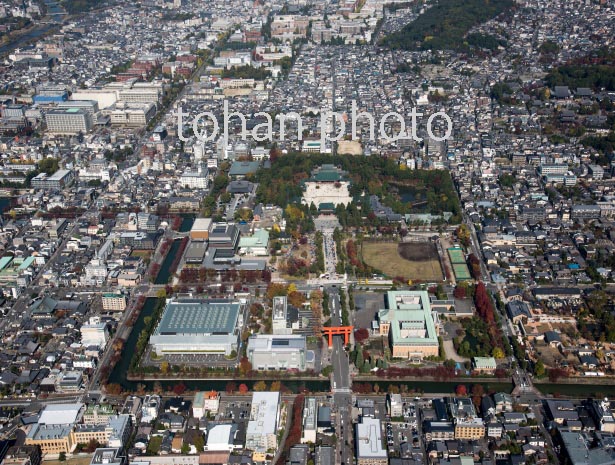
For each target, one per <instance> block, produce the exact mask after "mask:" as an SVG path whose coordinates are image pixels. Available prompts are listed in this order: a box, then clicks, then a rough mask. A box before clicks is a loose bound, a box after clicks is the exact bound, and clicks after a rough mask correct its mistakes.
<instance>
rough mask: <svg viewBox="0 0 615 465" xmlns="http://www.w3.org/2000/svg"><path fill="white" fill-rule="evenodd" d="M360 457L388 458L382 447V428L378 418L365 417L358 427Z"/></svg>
mask: <svg viewBox="0 0 615 465" xmlns="http://www.w3.org/2000/svg"><path fill="white" fill-rule="evenodd" d="M356 433H357V437H356V444H357V457H358V458H387V451H386V450H384V449H383V447H382V429H381V427H380V420H378V419H377V418H369V417H364V418H363V419H362V420H361V423H358V424H357V427H356Z"/></svg>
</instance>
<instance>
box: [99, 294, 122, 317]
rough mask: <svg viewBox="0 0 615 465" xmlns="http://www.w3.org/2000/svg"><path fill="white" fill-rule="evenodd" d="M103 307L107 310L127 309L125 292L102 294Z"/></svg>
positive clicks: (120, 310) (119, 310)
mask: <svg viewBox="0 0 615 465" xmlns="http://www.w3.org/2000/svg"><path fill="white" fill-rule="evenodd" d="M102 307H103V310H105V311H111V312H123V311H124V310H126V296H125V295H123V294H114V293H105V294H103V295H102Z"/></svg>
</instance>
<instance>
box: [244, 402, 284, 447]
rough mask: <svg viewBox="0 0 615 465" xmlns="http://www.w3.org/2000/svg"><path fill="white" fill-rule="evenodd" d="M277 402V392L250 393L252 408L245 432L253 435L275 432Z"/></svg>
mask: <svg viewBox="0 0 615 465" xmlns="http://www.w3.org/2000/svg"><path fill="white" fill-rule="evenodd" d="M279 404H280V393H279V392H271V391H265V392H255V393H254V394H252V410H251V412H250V421H249V422H248V429H247V434H248V435H253V436H258V435H265V434H275V432H276V428H277V420H278V407H279Z"/></svg>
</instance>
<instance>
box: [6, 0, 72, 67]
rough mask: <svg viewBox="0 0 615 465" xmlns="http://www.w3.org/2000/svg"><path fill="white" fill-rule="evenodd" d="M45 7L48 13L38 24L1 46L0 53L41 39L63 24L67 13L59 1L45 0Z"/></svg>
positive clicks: (8, 51) (9, 51)
mask: <svg viewBox="0 0 615 465" xmlns="http://www.w3.org/2000/svg"><path fill="white" fill-rule="evenodd" d="M45 8H47V15H46V16H45V17H44V18H43V19H42V20H40V21H39V23H38V25H37V26H34V27H33V28H32V29H31V30H30V31H28V32H27V33H25V34H22V35H20V36H17V37H15V38H14V39H13V40H11V41H9V42H8V43H6V44H4V45H3V46H1V47H0V55H5V54H8V53H11V52H12V51H13V50H15V49H16V48H20V47H23V46H24V45H26V44H28V43H29V42H31V41H33V40H35V39H39V38H41V37H42V36H44V35H45V34H47V33H48V32H49V31H51V30H53V29H56V28H58V27H59V26H60V25H61V24H62V20H63V16H64V15H66V10H64V8H62V6H61V5H60V3H59V2H57V1H55V0H45Z"/></svg>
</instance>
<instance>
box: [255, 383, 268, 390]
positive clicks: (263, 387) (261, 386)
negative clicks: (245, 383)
mask: <svg viewBox="0 0 615 465" xmlns="http://www.w3.org/2000/svg"><path fill="white" fill-rule="evenodd" d="M254 390H255V391H256V392H262V391H266V390H267V383H266V382H265V381H263V380H261V381H258V382H257V383H255V384H254Z"/></svg>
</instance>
